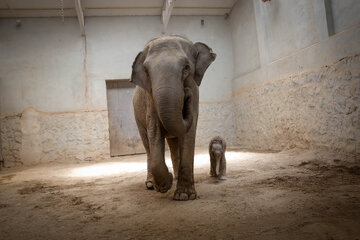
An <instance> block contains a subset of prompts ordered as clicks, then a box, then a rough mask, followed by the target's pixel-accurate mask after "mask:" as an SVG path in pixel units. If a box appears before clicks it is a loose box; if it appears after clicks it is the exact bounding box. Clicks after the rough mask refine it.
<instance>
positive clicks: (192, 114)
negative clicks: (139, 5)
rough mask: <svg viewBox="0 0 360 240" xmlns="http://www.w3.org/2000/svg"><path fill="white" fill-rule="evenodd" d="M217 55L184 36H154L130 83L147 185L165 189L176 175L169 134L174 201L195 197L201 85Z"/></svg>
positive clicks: (161, 189)
mask: <svg viewBox="0 0 360 240" xmlns="http://www.w3.org/2000/svg"><path fill="white" fill-rule="evenodd" d="M215 57H216V54H214V53H212V50H211V48H209V47H208V46H206V45H205V44H203V43H195V44H193V43H192V42H191V41H189V40H187V39H186V38H183V37H180V36H164V37H159V38H155V39H153V40H151V41H150V42H149V43H148V44H147V45H146V46H145V48H144V50H143V51H141V52H140V53H139V54H138V55H137V57H136V59H135V61H134V63H133V66H132V68H133V71H132V75H131V82H133V83H134V84H136V85H137V86H136V90H135V95H134V98H133V105H134V112H135V119H136V123H137V126H138V129H139V133H140V136H141V138H142V141H143V144H144V147H145V149H146V153H147V163H148V175H147V179H146V182H145V184H146V186H147V188H148V189H153V188H154V187H155V189H156V190H157V191H159V192H162V193H165V192H167V191H168V190H169V189H170V188H171V185H172V180H173V176H172V174H171V173H170V172H169V170H168V168H167V166H166V164H165V157H164V150H165V138H166V140H167V142H168V144H169V147H170V151H171V159H172V163H173V169H174V174H175V178H177V179H178V181H177V187H176V191H175V193H174V199H175V200H189V199H191V200H192V199H195V198H196V191H195V187H194V171H193V167H194V149H195V133H196V125H197V119H198V113H199V86H200V83H201V80H202V78H203V76H204V73H205V71H206V69H207V68H208V66H209V65H210V64H211V63H212V62H213V61H214V60H215Z"/></svg>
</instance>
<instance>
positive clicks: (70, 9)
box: [0, 0, 237, 18]
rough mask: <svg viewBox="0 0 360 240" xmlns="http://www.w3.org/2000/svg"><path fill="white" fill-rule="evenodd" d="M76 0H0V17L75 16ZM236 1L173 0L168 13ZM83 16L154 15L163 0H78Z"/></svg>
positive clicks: (224, 8)
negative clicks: (62, 12) (171, 7)
mask: <svg viewBox="0 0 360 240" xmlns="http://www.w3.org/2000/svg"><path fill="white" fill-rule="evenodd" d="M75 1H76V0H0V18H7V17H12V18H13V17H57V16H60V14H61V11H60V8H61V2H63V10H64V16H65V17H66V16H77V14H76V10H75ZM236 1H237V0H176V1H175V3H174V7H173V9H172V13H171V15H225V14H227V13H229V12H230V11H231V8H232V7H233V5H234V4H235V2H236ZM80 2H81V7H82V9H83V14H84V16H134V15H148V16H156V15H159V16H160V15H161V14H162V8H163V6H164V0H81V1H80Z"/></svg>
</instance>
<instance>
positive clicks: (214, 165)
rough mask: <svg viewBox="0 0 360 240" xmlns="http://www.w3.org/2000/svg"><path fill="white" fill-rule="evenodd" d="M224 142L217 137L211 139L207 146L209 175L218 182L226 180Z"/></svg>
mask: <svg viewBox="0 0 360 240" xmlns="http://www.w3.org/2000/svg"><path fill="white" fill-rule="evenodd" d="M225 150H226V142H225V140H224V139H222V138H221V137H219V136H217V137H214V138H213V139H211V141H210V144H209V154H210V164H211V166H210V175H211V176H212V177H218V178H219V179H220V180H225V179H226V159H225Z"/></svg>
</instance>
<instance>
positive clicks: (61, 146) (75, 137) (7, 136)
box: [1, 108, 109, 166]
mask: <svg viewBox="0 0 360 240" xmlns="http://www.w3.org/2000/svg"><path fill="white" fill-rule="evenodd" d="M1 138H2V151H3V155H4V158H5V161H6V165H7V166H13V165H17V164H19V163H21V164H26V165H28V164H36V163H44V162H71V161H84V160H85V161H87V160H88V161H90V160H102V159H105V158H107V157H109V131H108V115H107V111H83V112H65V113H41V112H38V111H36V110H34V109H32V108H30V109H27V110H25V111H24V112H23V113H22V114H21V116H16V117H7V118H2V119H1Z"/></svg>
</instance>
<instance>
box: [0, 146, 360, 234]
mask: <svg viewBox="0 0 360 240" xmlns="http://www.w3.org/2000/svg"><path fill="white" fill-rule="evenodd" d="M226 156H227V160H228V162H227V169H228V179H227V180H225V181H218V180H216V179H213V178H210V177H209V175H208V172H209V156H208V154H207V151H206V150H205V149H197V154H196V157H195V180H196V189H197V192H198V199H196V200H194V201H187V202H177V201H173V200H172V196H173V193H174V190H175V185H173V187H172V188H171V190H170V191H169V192H168V193H165V194H161V193H158V192H155V191H151V190H146V189H145V184H144V181H145V175H146V171H145V169H146V163H145V155H136V156H131V157H118V158H109V160H108V161H106V162H101V163H100V162H98V163H94V162H90V163H78V164H76V163H73V164H46V165H45V164H43V165H38V166H34V167H18V168H10V169H3V170H2V171H0V239H4V240H8V239H287V240H288V239H291V240H294V239H326V240H335V239H341V240H343V239H352V240H355V239H360V160H359V159H356V158H355V157H354V156H340V155H339V154H334V153H329V152H321V151H301V150H290V151H286V152H280V153H252V152H242V151H236V150H229V151H228V152H227V155H226ZM167 163H168V166H170V165H171V164H170V159H169V156H168V154H167ZM175 184H176V182H175Z"/></svg>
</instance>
